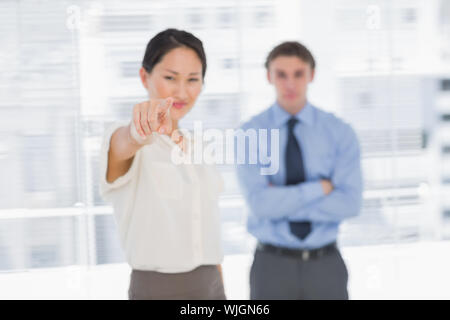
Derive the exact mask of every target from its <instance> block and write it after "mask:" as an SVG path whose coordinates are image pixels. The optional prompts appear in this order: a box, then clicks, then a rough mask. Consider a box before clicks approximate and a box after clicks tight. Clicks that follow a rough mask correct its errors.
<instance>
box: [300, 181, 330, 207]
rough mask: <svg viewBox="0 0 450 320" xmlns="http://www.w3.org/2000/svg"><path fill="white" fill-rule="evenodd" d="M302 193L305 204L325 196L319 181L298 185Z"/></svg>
mask: <svg viewBox="0 0 450 320" xmlns="http://www.w3.org/2000/svg"><path fill="white" fill-rule="evenodd" d="M300 187H301V188H302V191H303V196H304V197H303V199H302V201H304V202H305V203H308V202H310V201H314V200H317V199H319V198H321V197H322V196H324V195H325V193H324V191H323V188H322V184H321V183H320V181H307V182H303V183H301V184H300Z"/></svg>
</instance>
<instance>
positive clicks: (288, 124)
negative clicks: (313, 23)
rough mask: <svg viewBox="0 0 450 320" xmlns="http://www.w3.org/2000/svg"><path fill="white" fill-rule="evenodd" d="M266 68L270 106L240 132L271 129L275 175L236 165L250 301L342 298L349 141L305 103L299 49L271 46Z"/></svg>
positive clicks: (353, 206) (354, 169)
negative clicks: (251, 242)
mask: <svg viewBox="0 0 450 320" xmlns="http://www.w3.org/2000/svg"><path fill="white" fill-rule="evenodd" d="M266 69H267V79H268V81H269V82H270V83H271V84H272V85H273V86H274V88H275V90H276V96H277V98H276V102H275V103H274V104H273V105H272V106H271V107H270V108H268V109H267V110H265V111H263V112H262V113H260V114H258V115H256V116H255V117H253V118H252V119H251V120H250V121H248V122H246V123H244V124H243V125H242V126H241V129H243V130H245V131H246V132H247V131H248V130H249V129H253V130H254V129H256V130H258V129H268V130H271V129H279V141H269V144H273V143H279V157H278V158H279V170H278V172H276V173H275V174H272V175H263V174H261V170H260V168H261V165H259V164H256V165H255V164H249V163H248V162H247V163H245V164H242V165H239V164H238V166H237V176H238V180H239V183H240V185H241V189H242V191H243V193H244V196H245V198H246V200H247V203H248V206H249V209H250V212H249V217H248V230H249V232H250V233H251V234H252V235H254V236H255V237H256V238H257V240H258V244H257V248H256V251H255V255H254V260H253V264H252V267H251V271H250V298H251V299H348V292H347V282H348V272H347V268H346V265H345V263H344V260H343V259H342V256H341V254H340V252H339V249H338V247H337V244H336V238H337V234H338V228H339V224H340V223H341V221H342V220H344V219H347V218H351V217H354V216H356V215H358V213H359V211H360V207H361V202H362V198H361V195H362V176H361V166H360V149H359V144H358V140H357V137H356V135H355V133H354V131H353V129H352V128H351V127H350V126H349V125H348V124H346V123H344V122H343V121H342V120H340V119H338V118H337V117H335V116H334V115H333V114H331V113H328V112H325V111H323V110H320V109H318V108H317V107H315V106H313V105H312V104H311V103H310V102H309V101H308V100H307V88H308V84H309V83H310V82H311V81H313V79H314V70H315V61H314V58H313V56H312V54H311V53H310V51H309V50H308V49H307V48H306V47H305V46H303V45H302V44H300V43H298V42H284V43H282V44H280V45H278V46H277V47H275V48H274V49H273V50H272V51H271V52H270V54H269V55H268V57H267V61H266ZM269 140H270V138H269ZM246 153H249V151H248V149H247V150H246ZM273 156H274V155H272V158H273Z"/></svg>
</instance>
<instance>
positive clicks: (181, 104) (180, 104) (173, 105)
mask: <svg viewBox="0 0 450 320" xmlns="http://www.w3.org/2000/svg"><path fill="white" fill-rule="evenodd" d="M184 106H186V102H174V103H173V104H172V107H174V108H175V109H181V108H183V107H184Z"/></svg>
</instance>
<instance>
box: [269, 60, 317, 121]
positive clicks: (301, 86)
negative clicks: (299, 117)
mask: <svg viewBox="0 0 450 320" xmlns="http://www.w3.org/2000/svg"><path fill="white" fill-rule="evenodd" d="M313 78H314V70H312V69H311V66H310V64H309V63H307V62H305V61H303V60H302V59H300V58H299V57H297V56H278V57H276V58H275V59H273V60H272V61H271V62H270V64H269V70H268V71H267V79H268V80H269V82H270V83H271V84H273V86H274V87H275V90H276V92H277V101H278V103H279V104H280V105H281V107H283V108H284V109H286V110H287V111H288V112H291V113H296V112H298V111H299V110H300V109H301V108H302V107H303V105H304V103H305V102H306V92H307V89H308V84H309V83H310V82H311V81H312V80H313Z"/></svg>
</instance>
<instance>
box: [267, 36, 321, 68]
mask: <svg viewBox="0 0 450 320" xmlns="http://www.w3.org/2000/svg"><path fill="white" fill-rule="evenodd" d="M279 56H295V57H298V58H299V59H301V60H303V61H305V62H306V63H308V64H309V65H310V66H311V69H313V70H314V69H315V68H316V61H315V60H314V57H313V55H312V54H311V52H310V51H309V50H308V48H306V47H305V46H304V45H302V44H301V43H300V42H297V41H287V42H283V43H281V44H279V45H278V46H276V47H275V48H273V49H272V51H270V53H269V55H268V56H267V59H266V63H265V66H266V69H269V64H270V62H271V61H272V60H274V59H275V58H276V57H279Z"/></svg>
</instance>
